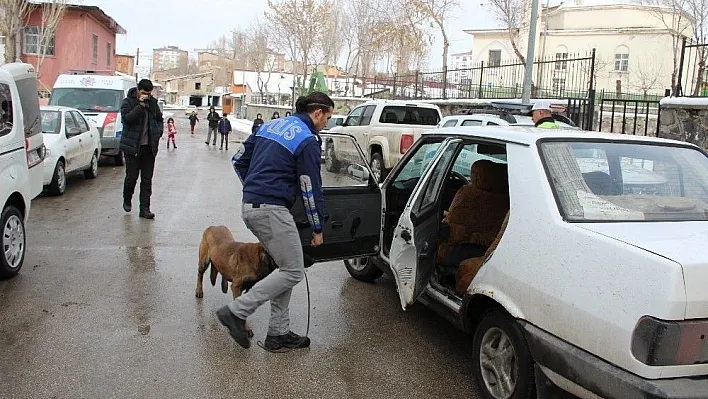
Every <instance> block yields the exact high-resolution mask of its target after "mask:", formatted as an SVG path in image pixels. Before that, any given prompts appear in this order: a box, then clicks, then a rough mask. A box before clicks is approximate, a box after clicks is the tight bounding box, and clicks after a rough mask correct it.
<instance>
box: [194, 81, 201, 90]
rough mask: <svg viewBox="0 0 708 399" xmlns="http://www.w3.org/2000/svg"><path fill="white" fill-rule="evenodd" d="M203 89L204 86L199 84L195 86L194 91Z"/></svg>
mask: <svg viewBox="0 0 708 399" xmlns="http://www.w3.org/2000/svg"><path fill="white" fill-rule="evenodd" d="M201 89H202V84H201V83H200V82H197V83H195V84H194V90H201Z"/></svg>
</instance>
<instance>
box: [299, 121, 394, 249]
mask: <svg viewBox="0 0 708 399" xmlns="http://www.w3.org/2000/svg"><path fill="white" fill-rule="evenodd" d="M320 138H321V139H322V142H323V143H330V144H333V147H334V150H330V151H327V152H324V151H323V153H322V156H323V158H325V157H330V158H331V159H322V166H321V168H320V171H321V175H322V190H323V192H324V208H325V211H324V212H325V215H324V219H325V222H324V229H323V231H322V232H323V238H324V243H323V244H322V245H320V246H318V247H316V248H313V247H312V245H311V244H310V243H311V241H312V227H311V226H310V222H309V221H308V218H307V215H306V214H305V208H304V206H303V204H302V197H301V196H298V198H297V203H296V204H295V206H293V208H292V210H291V213H292V215H293V217H294V219H295V224H296V225H297V227H298V230H299V232H300V240H301V241H302V246H303V251H304V253H305V255H306V256H310V257H312V260H314V261H315V262H323V261H330V260H340V259H349V258H356V257H362V256H370V255H375V254H376V253H377V252H378V251H379V240H380V235H381V189H380V188H379V185H378V184H377V183H376V182H375V181H374V179H373V177H372V176H373V174H372V173H371V170H370V169H369V167H368V165H367V162H366V158H365V157H364V154H363V153H362V151H361V149H360V148H359V146H358V144H357V143H356V140H355V139H354V138H353V137H351V136H349V135H344V134H336V133H327V134H325V133H322V134H321V135H320ZM323 147H324V145H323ZM331 147H332V146H330V148H331ZM339 148H341V149H344V148H347V149H351V148H355V149H356V153H354V154H352V151H347V152H348V153H347V155H346V156H344V154H338V151H337V149H339ZM338 155H339V156H338Z"/></svg>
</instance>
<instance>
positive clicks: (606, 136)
mask: <svg viewBox="0 0 708 399" xmlns="http://www.w3.org/2000/svg"><path fill="white" fill-rule="evenodd" d="M440 134H442V135H445V136H448V137H449V136H456V137H479V138H485V139H490V140H500V141H504V142H507V143H514V144H521V145H527V146H531V145H533V144H535V143H536V142H538V141H540V140H544V139H558V138H561V139H569V140H578V139H582V140H588V141H592V140H603V141H606V140H610V141H617V142H622V141H624V142H627V141H632V142H637V143H640V142H645V143H655V144H656V143H662V144H671V145H676V144H680V145H685V146H693V147H695V146H694V145H692V144H690V143H686V142H683V141H676V140H668V139H660V138H656V137H646V136H633V135H629V134H617V133H600V132H590V131H584V130H564V129H540V128H533V127H519V126H516V127H508V126H495V127H493V128H490V127H485V126H460V127H446V128H440V129H432V130H428V131H426V132H424V133H423V135H440ZM696 148H698V147H696Z"/></svg>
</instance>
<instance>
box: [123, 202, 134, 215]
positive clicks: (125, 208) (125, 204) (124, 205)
mask: <svg viewBox="0 0 708 399" xmlns="http://www.w3.org/2000/svg"><path fill="white" fill-rule="evenodd" d="M132 209H133V207H132V206H130V201H126V200H123V210H124V211H126V212H130V211H131V210H132Z"/></svg>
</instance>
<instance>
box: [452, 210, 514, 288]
mask: <svg viewBox="0 0 708 399" xmlns="http://www.w3.org/2000/svg"><path fill="white" fill-rule="evenodd" d="M507 224H509V212H507V213H506V217H505V218H504V222H502V225H501V228H500V229H499V232H498V233H497V236H496V238H495V239H494V241H493V242H492V245H490V246H489V248H487V251H486V252H484V255H483V256H479V257H476V258H470V259H466V260H464V261H462V263H460V267H459V268H458V269H457V277H456V279H455V291H457V293H458V294H460V295H464V293H465V292H466V291H467V287H469V286H470V284H471V283H472V280H473V279H474V276H476V275H477V273H478V272H479V269H480V268H481V267H482V265H483V264H484V262H485V261H486V260H487V258H489V257H490V256H491V255H492V252H494V250H495V249H497V246H498V245H499V241H501V238H502V235H504V230H506V226H507Z"/></svg>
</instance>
